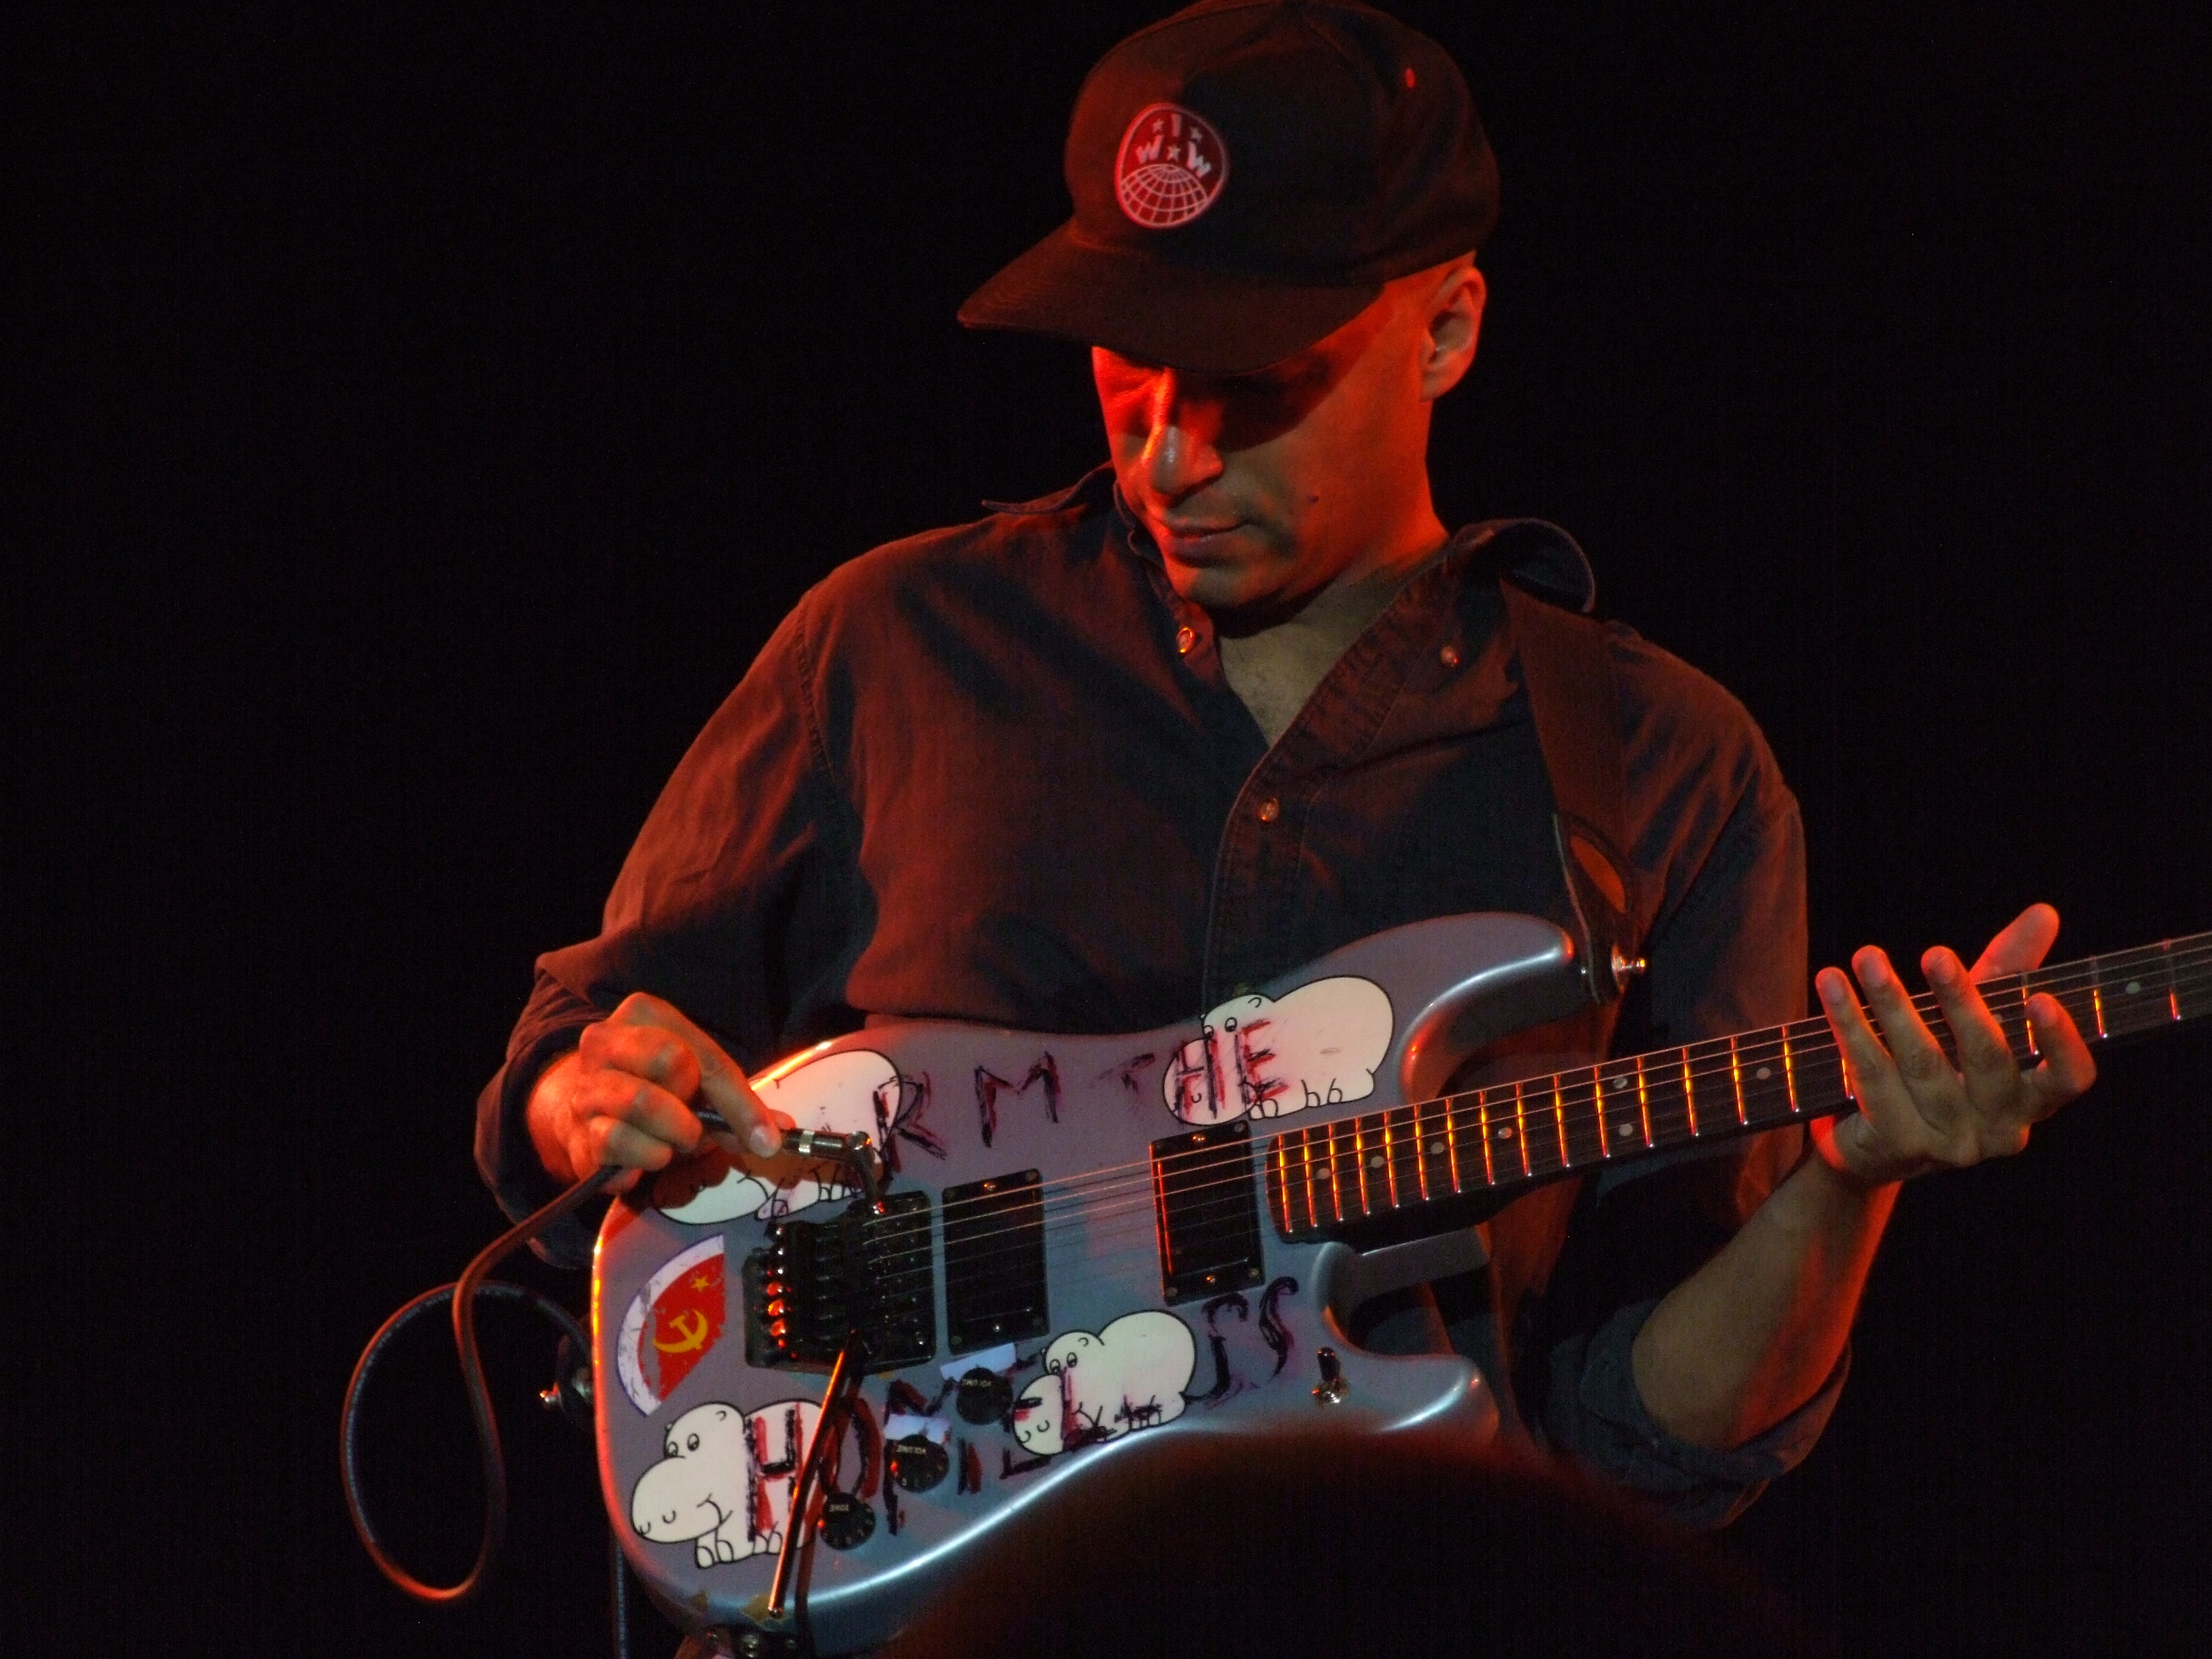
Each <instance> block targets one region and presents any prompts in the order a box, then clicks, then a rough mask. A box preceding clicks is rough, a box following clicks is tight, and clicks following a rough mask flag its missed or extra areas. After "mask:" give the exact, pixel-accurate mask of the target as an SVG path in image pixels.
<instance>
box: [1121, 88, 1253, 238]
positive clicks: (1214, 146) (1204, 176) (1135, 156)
mask: <svg viewBox="0 0 2212 1659" xmlns="http://www.w3.org/2000/svg"><path fill="white" fill-rule="evenodd" d="M1228 179H1229V146H1228V145H1226V144H1225V143H1222V142H1221V135H1220V134H1219V133H1218V132H1216V131H1214V130H1213V124H1212V122H1210V121H1208V120H1207V119H1206V118H1205V117H1204V116H1201V115H1194V114H1193V113H1192V112H1190V111H1188V110H1187V109H1185V108H1184V107H1183V106H1182V105H1181V104H1152V105H1148V106H1146V107H1145V108H1143V109H1141V110H1139V111H1138V112H1137V118H1136V119H1135V120H1133V121H1132V122H1130V123H1129V130H1128V131H1127V132H1125V133H1123V134H1122V135H1121V149H1120V150H1119V151H1117V152H1116V153H1115V157H1114V197H1115V200H1116V201H1118V202H1120V203H1121V211H1122V212H1123V213H1125V214H1127V216H1128V217H1129V221H1130V222H1131V223H1133V224H1136V225H1141V226H1143V227H1144V228H1146V230H1172V229H1174V228H1176V226H1177V225H1187V224H1188V223H1189V222H1191V221H1192V220H1194V219H1195V218H1197V217H1198V216H1199V215H1200V214H1201V213H1203V212H1205V211H1206V209H1208V208H1210V207H1212V205H1213V202H1214V198H1215V197H1218V196H1219V195H1220V194H1221V186H1222V185H1224V184H1225V183H1227V182H1228Z"/></svg>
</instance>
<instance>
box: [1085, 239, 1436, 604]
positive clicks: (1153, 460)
mask: <svg viewBox="0 0 2212 1659" xmlns="http://www.w3.org/2000/svg"><path fill="white" fill-rule="evenodd" d="M1477 282H1478V285H1479V279H1477ZM1434 291H1435V285H1434V282H1433V280H1431V283H1429V284H1428V285H1427V286H1426V287H1417V288H1415V289H1407V288H1405V287H1403V286H1401V284H1396V283H1394V284H1393V285H1392V286H1391V288H1390V289H1386V290H1385V291H1384V293H1383V296H1382V297H1381V298H1380V299H1378V300H1376V302H1375V303H1374V304H1373V305H1371V306H1370V307H1367V309H1366V310H1364V311H1363V312H1361V313H1359V315H1358V316H1357V317H1355V318H1353V319H1352V320H1351V321H1350V322H1348V323H1346V325H1344V326H1343V327H1341V328H1340V329H1338V330H1337V331H1336V332H1334V334H1331V335H1328V336H1327V337H1324V338H1323V339H1322V340H1320V341H1318V342H1316V343H1315V344H1313V345H1311V346H1309V347H1308V348H1307V349H1305V350H1304V351H1301V352H1299V353H1298V354H1297V356H1294V357H1291V358H1288V359H1286V360H1285V361H1284V362H1279V363H1277V364H1275V365H1273V367H1272V368H1265V369H1261V370H1259V371H1258V372H1256V373H1255V374H1239V375H1205V374H1189V373H1186V372H1184V371H1182V370H1178V369H1175V368H1168V367H1165V366H1163V365H1159V364H1154V363H1143V362H1133V361H1132V360H1131V359H1129V358H1127V357H1124V356H1120V355H1119V354H1118V353H1115V352H1112V351H1109V350H1107V349H1104V348H1103V347H1098V348H1093V349H1092V351H1091V371H1092V375H1093V378H1094V379H1095V380H1096V381H1097V386H1098V402H1099V406H1100V409H1101V410H1103V413H1104V416H1105V419H1106V435H1107V440H1108V442H1109V446H1110V447H1111V450H1112V453H1113V459H1114V471H1115V477H1116V478H1117V479H1119V481H1120V483H1121V494H1122V495H1123V496H1124V497H1125V498H1126V499H1127V501H1128V503H1129V506H1130V507H1131V508H1132V509H1133V511H1134V512H1135V513H1137V515H1138V517H1139V518H1140V519H1141V520H1143V521H1144V524H1145V526H1146V529H1148V530H1149V531H1150V532H1152V538H1153V539H1154V540H1155V541H1157V542H1158V544H1159V549H1160V553H1161V555H1162V556H1163V558H1164V560H1165V562H1166V565H1167V571H1168V577H1169V580H1170V581H1172V582H1173V583H1174V585H1175V588H1176V592H1178V593H1181V594H1182V596H1183V597H1184V598H1185V599H1189V600H1191V601H1193V602H1194V603H1195V604H1198V605H1203V606H1204V607H1206V610H1208V611H1212V612H1213V613H1214V614H1215V615H1216V616H1217V617H1221V618H1223V619H1224V621H1225V623H1235V622H1237V621H1240V620H1243V621H1249V623H1252V624H1253V625H1264V624H1265V623H1267V622H1268V621H1271V620H1275V619H1278V618H1279V617H1280V616H1282V615H1284V614H1286V613H1288V612H1289V611H1295V610H1296V609H1297V607H1298V606H1299V605H1302V604H1303V603H1304V601H1305V600H1306V599H1310V598H1311V597H1312V596H1313V595H1314V594H1315V593H1316V592H1320V591H1321V590H1322V588H1324V587H1326V586H1328V585H1329V584H1330V583H1331V582H1332V581H1334V580H1337V579H1338V578H1339V577H1340V576H1342V575H1344V574H1346V572H1347V571H1351V572H1352V573H1353V574H1360V573H1361V571H1362V569H1363V568H1364V566H1365V565H1367V564H1370V563H1373V562H1377V561H1388V560H1389V559H1391V558H1394V557H1397V556H1401V555H1402V554H1403V553H1404V552H1405V551H1406V549H1404V548H1401V547H1400V546H1398V545H1396V544H1397V543H1399V542H1401V541H1403V540H1405V539H1407V538H1408V537H1409V536H1412V537H1421V536H1426V537H1427V538H1430V539H1431V540H1433V538H1434V531H1433V526H1434V519H1433V516H1432V515H1431V511H1430V507H1429V495H1428V475H1427V446H1428V417H1429V403H1430V400H1431V398H1434V397H1435V396H1436V395H1437V391H1438V390H1440V389H1441V388H1439V387H1437V386H1436V385H1435V381H1436V379H1437V375H1436V370H1435V368H1434V363H1433V359H1434V357H1435V356H1436V353H1435V351H1434V349H1433V339H1432V334H1431V323H1432V321H1433V317H1432V308H1431V307H1429V306H1428V305H1426V304H1425V303H1422V302H1423V301H1427V300H1428V299H1430V298H1431V295H1433V293H1434ZM1474 316H1475V317H1477V318H1479V316H1480V297H1479V295H1478V296H1477V299H1476V301H1475V310H1474ZM1472 349H1473V345H1472V339H1471V337H1470V338H1469V340H1468V345H1467V352H1468V354H1469V355H1471V353H1472ZM1463 366H1464V365H1463V364H1462V365H1461V367H1463ZM1457 379H1458V374H1457V372H1456V371H1455V372H1452V373H1451V374H1449V380H1457ZM1447 383H1449V382H1447ZM1416 518H1417V519H1418V520H1419V526H1416V525H1415V523H1414V520H1416Z"/></svg>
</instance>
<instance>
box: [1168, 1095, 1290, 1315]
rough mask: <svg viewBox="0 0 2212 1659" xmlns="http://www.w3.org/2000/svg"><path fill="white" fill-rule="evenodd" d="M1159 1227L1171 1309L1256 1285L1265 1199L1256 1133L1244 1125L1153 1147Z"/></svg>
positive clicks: (1180, 1137)
mask: <svg viewBox="0 0 2212 1659" xmlns="http://www.w3.org/2000/svg"><path fill="white" fill-rule="evenodd" d="M1152 1195H1153V1200H1154V1202H1155V1203H1156V1204H1157V1205H1158V1211H1159V1224H1160V1285H1161V1288H1162V1290H1163V1291H1164V1293H1165V1295H1166V1297H1167V1300H1168V1302H1169V1303H1170V1304H1174V1303H1177V1302H1188V1301H1189V1300H1191V1299H1192V1298H1193V1297H1201V1296H1217V1295H1218V1294H1220V1293H1221V1292H1222V1291H1234V1290H1241V1289H1243V1287H1244V1286H1245V1285H1256V1284H1258V1283H1259V1282H1260V1280H1261V1278H1262V1277H1263V1275H1264V1272H1265V1269H1264V1267H1263V1264H1262V1262H1261V1256H1260V1200H1259V1193H1258V1188H1257V1187H1256V1185H1255V1182H1254V1180H1253V1176H1252V1129H1251V1126H1250V1125H1249V1124H1247V1123H1245V1122H1243V1121H1241V1120H1240V1121H1237V1122H1235V1123H1229V1124H1224V1125H1222V1126H1221V1127H1218V1128H1213V1129H1194V1130H1192V1131H1191V1133H1188V1134H1187V1135H1175V1136H1171V1137H1170V1138H1169V1139H1166V1140H1156V1141H1154V1142H1153V1143H1152Z"/></svg>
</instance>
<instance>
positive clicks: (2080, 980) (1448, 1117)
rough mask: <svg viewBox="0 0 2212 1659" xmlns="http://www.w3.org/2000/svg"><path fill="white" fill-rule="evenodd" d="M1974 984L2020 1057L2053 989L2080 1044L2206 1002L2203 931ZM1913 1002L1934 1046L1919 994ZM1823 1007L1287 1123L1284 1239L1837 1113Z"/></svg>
mask: <svg viewBox="0 0 2212 1659" xmlns="http://www.w3.org/2000/svg"><path fill="white" fill-rule="evenodd" d="M1981 992H1982V996H1983V999H1984V1001H1985V1002H1986V1003H1987V1004H1988V1005H1989V1008H1990V1012H1991V1013H1992V1014H1993V1015H1994V1016H1995V1017H1996V1021H1997V1023H1998V1024H1999V1026H2000V1027H2002V1030H2003V1032H2004V1036H2005V1041H2006V1042H2007V1043H2008V1045H2009V1046H2010V1047H2011V1049H2012V1052H2013V1054H2014V1055H2015V1057H2016V1058H2017V1059H2018V1060H2020V1061H2021V1064H2022V1065H2027V1064H2030V1063H2032V1062H2033V1060H2034V1058H2035V1052H2036V1051H2035V1040H2034V1033H2033V1030H2032V1029H2031V1028H2030V1025H2029V1023H2028V1018H2027V1002H2028V999H2029V998H2030V997H2032V996H2034V995H2036V994H2039V993H2046V992H2047V993H2048V994H2051V995H2052V996H2054V997H2056V998H2057V1000H2058V1001H2059V1004H2060V1005H2061V1006H2063V1007H2064V1008H2065V1010H2066V1012H2068V1013H2069V1015H2071V1016H2072V1017H2073V1020H2074V1024H2075V1026H2076V1027H2077V1028H2078V1029H2079V1030H2081V1035H2082V1036H2083V1037H2084V1039H2086V1040H2087V1042H2088V1043H2089V1044H2090V1045H2091V1046H2092V1047H2096V1046H2099V1045H2101V1044H2104V1043H2106V1042H2114V1041H2117V1040H2118V1039H2120V1038H2122V1037H2131V1036H2143V1035H2146V1034H2148V1033H2150V1032H2153V1031H2158V1030H2166V1029H2167V1028H2169V1027H2172V1026H2175V1025H2178V1024H2181V1023H2182V1022H2184V1021H2185V1020H2190V1019H2194V1018H2200V1017H2201V1016H2203V1015H2204V1014H2206V1013H2212V933H2194V934H2191V935H2190V936H2189V937H2187V938H2185V939H2167V940H2165V941H2162V942H2160V943H2159V944H2156V945H2143V946H2142V947H2140V948H2139V949H2136V950H2131V951H2113V952H2112V953H2110V954H2108V955H2105V956H2097V957H2082V958H2081V960H2080V961H2077V962H2069V963H2059V964H2057V965H2056V966H2051V967H2045V968H2039V969H2033V970H2032V971H2030V972H2028V973H2024V974H2009V975H2004V976H2003V977H2002V978H1998V979H1994V980H1989V981H1984V982H1983V984H1982V986H1981ZM1913 1006H1915V1007H1916V1008H1917V1010H1918V1011H1919V1012H1920V1015H1921V1017H1922V1018H1923V1019H1925V1020H1927V1022H1928V1024H1929V1029H1930V1030H1932V1031H1933V1032H1934V1033H1935V1035H1936V1037H1937V1039H1938V1040H1939V1041H1940V1042H1942V1044H1943V1046H1944V1048H1945V1050H1946V1052H1955V1050H1954V1042H1953V1040H1952V1036H1951V1032H1950V1030H1949V1027H1948V1024H1946V1023H1945V1021H1944V1019H1943V1017H1942V1011H1941V1010H1940V1009H1939V1008H1938V1007H1937V1006H1936V1000H1935V998H1934V997H1933V996H1930V995H1925V994H1923V995H1922V996H1919V997H1917V998H1915V999H1914V1001H1913ZM1850 1104H1851V1096H1850V1090H1849V1088H1848V1086H1847V1085H1846V1083H1845V1079H1844V1066H1843V1057H1842V1054H1840V1052H1839V1051H1838V1048H1837V1046H1836V1040H1835V1037H1834V1035H1833V1034H1832V1032H1831V1031H1830V1030H1829V1029H1828V1024H1827V1021H1826V1019H1825V1018H1819V1017H1814V1018H1807V1019H1797V1020H1790V1021H1788V1022H1786V1023H1785V1024H1780V1025H1770V1026H1768V1027H1766V1028H1765V1029H1764V1030H1756V1031H1745V1032H1741V1033H1738V1034H1737V1035H1735V1036H1726V1037H1715V1038H1711V1039H1709V1040H1707V1041H1705V1042H1692V1043H1689V1044H1686V1045H1685V1046H1683V1047H1681V1048H1662V1049H1656V1050H1654V1051H1653V1052H1651V1053H1649V1054H1630V1055H1626V1056H1623V1057H1621V1058H1620V1059H1616V1060H1604V1061H1601V1062H1600V1063H1598V1064H1596V1065H1594V1066H1577V1068H1575V1069H1574V1070H1572V1071H1567V1072H1559V1073H1553V1074H1552V1075H1550V1076H1548V1077H1532V1078H1523V1079H1520V1080H1519V1081H1517V1082H1513V1083H1504V1084H1498V1085H1493V1086H1492V1087H1489V1088H1485V1089H1474V1090H1469V1091H1466V1092H1464V1093H1461V1094H1454V1095H1446V1096H1442V1097H1438V1098H1437V1099H1435V1100H1425V1101H1417V1102H1414V1103H1412V1104H1410V1105H1406V1106H1399V1107H1395V1108H1392V1109H1389V1110H1387V1111H1379V1112H1370V1113H1367V1114H1364V1115H1360V1116H1356V1117H1345V1118H1339V1119H1337V1120H1336V1121H1334V1122H1330V1123H1321V1124H1315V1125H1312V1126H1310V1127H1303V1128H1298V1129H1293V1130H1291V1131H1289V1132H1287V1133H1285V1134H1282V1135H1280V1136H1279V1137H1277V1138H1276V1139H1274V1140H1273V1142H1272V1143H1271V1144H1270V1145H1269V1146H1268V1148H1267V1188H1268V1199H1269V1205H1270V1207H1271V1209H1272V1210H1273V1212H1274V1216H1275V1219H1276V1221H1277V1223H1278V1224H1279V1225H1280V1226H1281V1227H1282V1228H1283V1230H1284V1231H1285V1233H1287V1234H1289V1235H1290V1236H1291V1237H1298V1236H1301V1235H1310V1234H1314V1233H1317V1232H1326V1231H1331V1230H1333V1229H1334V1228H1336V1227H1339V1226H1341V1225H1348V1224H1353V1223H1358V1222H1364V1221H1370V1220H1375V1219H1378V1218H1385V1217H1389V1216H1390V1215H1393V1214H1395V1213H1399V1212H1404V1211H1407V1210H1409V1209H1412V1208H1413V1207H1414V1206H1418V1205H1422V1204H1427V1203H1432V1202H1436V1201H1437V1200H1443V1199H1448V1198H1452V1197H1457V1196H1465V1195H1468V1194H1482V1193H1485V1192H1498V1193H1504V1192H1506V1191H1508V1190H1510V1189H1511V1188H1516V1187H1522V1186H1527V1185H1530V1184H1533V1183H1534V1182H1540V1181H1545V1180H1549V1179H1552V1178H1554V1177H1557V1176H1563V1175H1570V1174H1575V1173H1578V1172H1582V1171H1586V1170H1592V1169H1595V1168H1600V1167H1602V1166H1603V1165H1605V1164H1616V1163H1623V1162H1626V1161H1629V1160H1632V1159H1635V1158H1647V1157H1650V1156H1653V1155H1655V1154H1656V1153H1660V1152H1670V1151H1673V1150H1674V1149H1676V1148H1679V1147H1682V1146H1691V1145H1694V1144H1696V1143H1697V1142H1699V1141H1703V1140H1711V1139H1720V1138H1724V1137H1727V1136H1731V1135H1739V1134H1746V1133H1752V1132H1753V1131H1756V1130H1760V1129H1771V1128H1774V1127H1778V1126H1780V1125H1782V1124H1785V1123H1793V1122H1802V1121H1806V1120H1808V1119H1811V1118H1816V1117H1826V1116H1830V1115H1834V1114H1837V1113H1839V1112H1843V1111H1845V1110H1847V1109H1849V1108H1850Z"/></svg>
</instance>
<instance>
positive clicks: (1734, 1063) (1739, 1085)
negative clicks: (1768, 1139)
mask: <svg viewBox="0 0 2212 1659" xmlns="http://www.w3.org/2000/svg"><path fill="white" fill-rule="evenodd" d="M1728 1045H1729V1078H1730V1079H1731V1080H1732V1081H1733V1082H1734V1083H1735V1121H1737V1122H1738V1123H1739V1124H1741V1125H1742V1126H1743V1127H1747V1128H1748V1127H1750V1125H1751V1114H1750V1113H1749V1112H1748V1111H1747V1110H1746V1109H1744V1103H1743V1061H1742V1059H1741V1056H1740V1055H1739V1054H1737V1053H1736V1046H1735V1038H1734V1037H1730V1038H1729V1040H1728Z"/></svg>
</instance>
